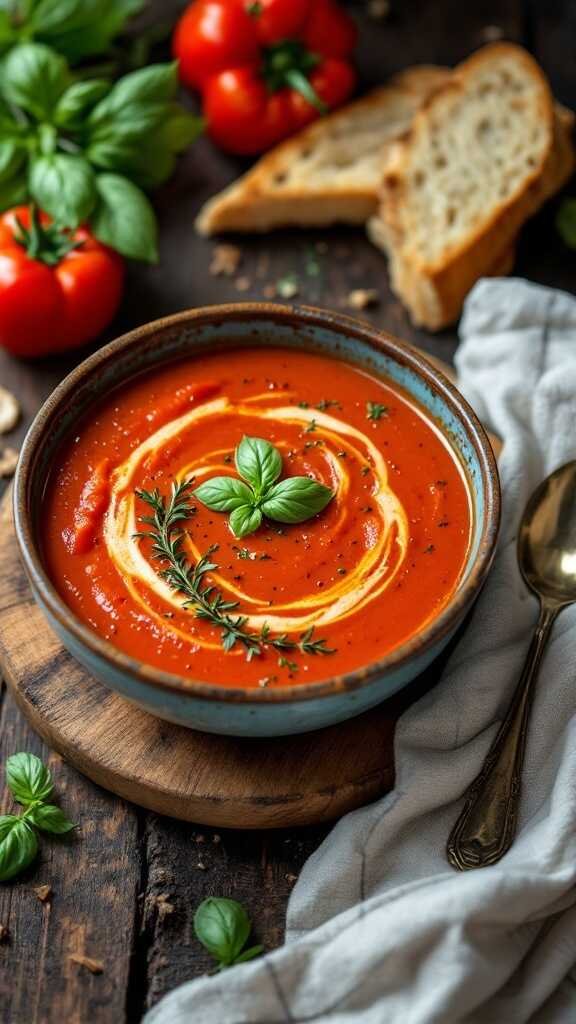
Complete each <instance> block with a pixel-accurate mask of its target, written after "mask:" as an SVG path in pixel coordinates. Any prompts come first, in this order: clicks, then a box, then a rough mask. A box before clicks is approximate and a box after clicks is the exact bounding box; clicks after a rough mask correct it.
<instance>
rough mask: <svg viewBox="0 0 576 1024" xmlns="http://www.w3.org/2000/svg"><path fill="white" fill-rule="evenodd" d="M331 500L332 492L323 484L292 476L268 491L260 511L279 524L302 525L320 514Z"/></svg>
mask: <svg viewBox="0 0 576 1024" xmlns="http://www.w3.org/2000/svg"><path fill="white" fill-rule="evenodd" d="M332 498H333V492H332V491H331V490H330V488H329V487H325V486H324V484H319V483H317V482H316V481H315V480H310V479H309V477H307V476H293V477H289V478H288V479H287V480H281V481H280V483H278V484H275V485H274V487H272V488H271V489H270V490H269V491H268V493H267V495H266V498H265V500H264V501H263V502H262V511H263V513H264V515H265V516H268V518H269V519H275V520H276V521H277V522H279V523H303V522H305V520H306V519H310V518H311V517H312V516H315V515H317V514H318V512H322V509H324V508H326V505H327V504H328V502H329V501H330V500H331V499H332Z"/></svg>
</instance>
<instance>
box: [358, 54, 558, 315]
mask: <svg viewBox="0 0 576 1024" xmlns="http://www.w3.org/2000/svg"><path fill="white" fill-rule="evenodd" d="M503 57H505V58H507V59H509V60H514V61H515V62H516V63H517V66H518V64H519V65H521V66H522V67H523V68H524V70H525V72H526V74H528V75H529V76H531V78H532V80H533V81H534V82H535V83H536V88H537V90H538V117H539V119H540V126H542V125H544V127H545V129H546V131H547V133H548V136H549V139H548V141H547V144H546V146H545V147H543V151H542V153H541V156H540V159H539V160H535V161H534V166H533V168H532V172H531V173H526V174H525V175H524V179H523V181H522V182H521V184H519V185H518V187H517V188H515V189H514V190H513V191H512V192H511V193H510V194H509V195H508V196H507V197H506V198H505V199H503V200H502V201H501V202H499V203H497V204H495V205H494V206H493V208H492V209H491V210H490V212H489V214H488V215H487V216H486V217H484V218H483V219H482V220H480V221H479V222H478V224H477V225H476V226H475V228H474V229H473V230H469V231H468V233H467V235H466V236H465V237H463V238H460V239H459V240H458V241H457V242H456V243H454V244H453V245H451V246H449V247H448V246H446V247H445V249H444V251H443V252H442V254H441V257H440V258H437V259H436V260H435V261H430V260H429V259H426V256H425V254H422V253H421V252H419V251H418V249H417V247H416V246H415V244H414V240H413V238H412V237H410V236H409V234H408V233H407V232H406V230H405V225H404V223H403V213H404V207H405V204H406V203H407V202H408V201H409V186H408V177H409V173H410V170H411V169H413V168H412V167H411V164H410V160H411V157H412V152H413V147H414V140H417V139H418V134H419V133H420V132H425V131H427V130H428V126H429V124H430V119H431V118H435V117H438V116H441V115H442V113H444V114H445V111H446V109H448V108H449V105H450V103H451V102H453V98H454V96H461V95H462V94H463V93H464V92H465V91H466V89H467V86H468V82H469V80H470V78H471V77H472V78H474V77H475V75H476V72H477V70H478V68H481V67H482V65H483V64H484V63H486V62H492V61H494V59H497V60H501V59H502V58H503ZM446 105H448V108H447V106H446ZM445 116H446V115H445ZM572 124H573V117H572V115H571V113H570V112H569V111H566V109H565V108H557V109H556V110H555V108H554V103H553V98H552V95H551V93H550V88H549V86H548V83H547V81H546V79H545V77H544V75H543V73H542V71H541V69H540V68H539V67H538V65H537V64H536V63H535V61H534V60H533V59H532V58H531V57H530V55H529V54H528V53H526V52H525V51H524V50H522V49H521V48H520V47H517V46H515V45H513V44H508V43H495V44H492V45H491V46H488V47H484V48H483V49H482V50H480V51H479V52H478V53H476V54H474V55H473V56H472V57H470V58H469V59H468V60H467V61H465V62H464V63H463V64H462V65H460V66H459V67H458V68H457V69H456V71H455V72H454V76H453V78H452V79H451V80H450V81H449V82H447V83H445V84H444V85H443V86H442V85H441V86H440V87H439V89H437V90H436V91H435V93H434V94H433V95H432V96H431V97H430V98H429V99H428V100H427V101H426V102H425V103H424V104H423V106H422V107H421V109H420V111H419V112H418V113H417V114H416V116H415V118H414V121H413V125H412V128H411V130H410V132H409V134H408V136H407V137H405V139H404V140H403V141H402V142H400V143H398V144H397V145H396V147H395V148H394V150H393V151H391V152H390V154H389V160H388V163H387V166H386V168H385V173H384V180H383V186H382V193H381V205H380V209H379V214H378V216H377V217H376V218H373V219H372V221H371V223H370V226H369V234H370V236H371V238H372V239H373V240H374V241H375V243H376V244H377V245H379V247H380V248H383V249H385V250H386V251H387V252H388V255H389V259H390V274H391V283H392V287H393V289H394V290H395V291H396V292H397V294H398V295H399V297H400V298H401V299H402V301H403V302H404V303H405V304H406V305H407V307H408V309H409V312H410V314H411V317H412V319H413V321H414V323H416V324H418V325H422V326H426V327H429V328H430V329H432V330H436V329H439V328H441V327H444V326H446V325H448V324H449V323H452V322H453V321H454V320H456V319H457V317H458V316H459V314H460V311H461V308H462V304H463V301H464V298H465V297H466V295H467V293H468V291H469V290H470V288H471V287H472V286H473V284H474V283H475V282H476V281H477V280H478V278H479V277H481V276H484V275H490V274H493V273H494V272H495V271H494V269H493V268H494V266H495V265H496V266H500V267H501V266H502V265H503V264H504V265H505V266H507V267H508V268H509V267H510V253H511V252H512V250H513V247H514V244H515V240H516V237H517V235H518V232H519V230H520V228H521V226H522V224H523V223H524V221H525V220H526V219H527V218H528V217H529V216H531V215H532V214H533V213H534V212H535V210H537V209H538V208H539V206H541V205H542V203H543V202H544V201H545V200H546V199H547V198H548V197H549V196H550V195H552V194H553V193H554V192H555V191H557V190H558V188H560V187H561V186H562V184H564V182H565V181H566V180H567V179H568V177H569V176H570V174H571V173H572V170H573V168H574V147H573V144H572V140H571V132H572ZM495 253H496V254H498V255H497V256H496V257H495V255H494V254H495ZM498 272H499V273H501V272H502V270H501V269H499V270H498Z"/></svg>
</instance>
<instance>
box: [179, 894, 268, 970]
mask: <svg viewBox="0 0 576 1024" xmlns="http://www.w3.org/2000/svg"><path fill="white" fill-rule="evenodd" d="M251 930H252V926H251V924H250V918H249V917H248V914H247V913H246V911H245V910H244V907H243V906H242V905H241V904H240V903H238V902H237V901H236V900H230V899H225V898H223V897H216V896H209V897H208V899H206V900H203V901H202V903H201V904H200V906H199V907H198V909H197V911H196V913H195V914H194V931H195V933H196V937H197V938H198V939H199V941H200V942H201V943H202V945H203V946H204V948H205V949H207V950H208V952H209V953H211V954H212V956H213V957H214V958H215V960H217V961H218V963H219V964H220V966H221V967H230V966H231V965H232V964H235V963H242V962H244V961H245V960H250V959H252V957H254V956H257V955H258V953H261V952H262V946H253V947H252V948H251V949H248V950H246V951H245V952H244V953H243V952H242V950H243V949H244V946H245V945H246V943H247V941H248V938H249V936H250V932H251Z"/></svg>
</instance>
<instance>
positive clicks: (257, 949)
mask: <svg viewBox="0 0 576 1024" xmlns="http://www.w3.org/2000/svg"><path fill="white" fill-rule="evenodd" d="M263 952H264V946H250V949H246V950H245V951H244V952H243V953H240V956H237V957H236V959H235V961H234V963H235V964H245V963H246V961H247V960H253V959H254V957H255V956H260V954H261V953H263Z"/></svg>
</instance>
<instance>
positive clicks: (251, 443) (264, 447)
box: [234, 437, 282, 498]
mask: <svg viewBox="0 0 576 1024" xmlns="http://www.w3.org/2000/svg"><path fill="white" fill-rule="evenodd" d="M234 459H235V463H236V469H237V470H238V472H239V474H240V476H241V477H243V478H244V480H247V481H248V483H249V484H251V485H252V487H253V488H254V491H255V494H256V497H257V498H259V497H260V496H261V495H262V494H263V493H264V491H265V490H266V488H268V487H270V485H271V484H273V483H274V481H275V480H277V479H278V477H279V476H280V473H281V472H282V456H281V455H280V452H279V451H278V449H277V448H275V447H274V445H273V444H270V442H269V441H265V440H264V439H263V438H262V437H243V438H242V440H241V442H240V444H239V445H238V447H237V449H236V453H235V456H234Z"/></svg>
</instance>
